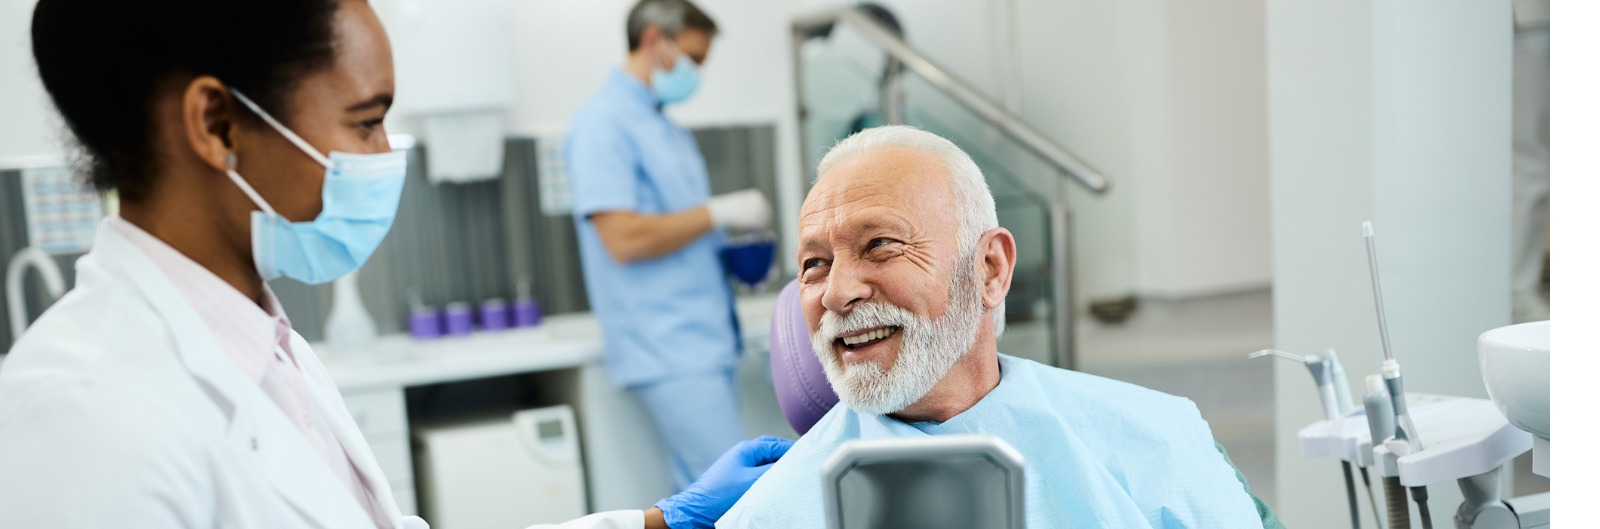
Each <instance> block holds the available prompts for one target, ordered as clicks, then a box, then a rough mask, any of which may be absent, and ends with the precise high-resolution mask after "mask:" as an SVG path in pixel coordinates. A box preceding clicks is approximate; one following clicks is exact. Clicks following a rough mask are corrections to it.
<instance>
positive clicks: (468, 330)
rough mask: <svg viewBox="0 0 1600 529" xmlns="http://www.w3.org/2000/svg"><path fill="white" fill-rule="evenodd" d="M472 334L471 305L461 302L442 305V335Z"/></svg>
mask: <svg viewBox="0 0 1600 529" xmlns="http://www.w3.org/2000/svg"><path fill="white" fill-rule="evenodd" d="M468 334H472V305H468V304H466V303H462V302H455V303H450V304H448V305H445V306H444V335H445V336H466V335H468Z"/></svg>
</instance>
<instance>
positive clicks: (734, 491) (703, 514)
mask: <svg viewBox="0 0 1600 529" xmlns="http://www.w3.org/2000/svg"><path fill="white" fill-rule="evenodd" d="M793 445H794V441H791V440H788V439H784V438H782V437H772V436H766V435H764V436H761V437H758V438H755V439H751V440H748V441H740V442H739V444H737V445H734V447H733V448H732V449H730V450H728V451H727V452H724V453H723V454H722V457H719V458H717V461H716V462H715V463H712V464H711V468H708V469H706V472H705V473H704V474H701V475H700V479H699V480H698V481H695V482H694V484H693V485H689V489H688V490H685V491H683V492H680V493H677V494H675V495H673V496H672V497H669V498H666V499H663V500H661V501H659V502H656V505H655V506H656V508H658V509H661V513H662V515H663V518H665V519H666V522H667V527H670V528H672V529H709V528H711V527H713V526H715V525H716V523H717V519H719V518H722V515H723V514H726V513H727V512H728V509H731V508H733V504H734V503H735V502H738V501H739V497H740V496H744V492H745V491H746V490H749V489H750V485H753V484H755V482H756V479H758V478H760V477H761V475H762V474H765V473H766V472H767V469H769V468H771V467H772V464H773V463H776V462H777V461H778V458H781V457H783V454H785V453H787V452H788V451H789V447H790V446H793Z"/></svg>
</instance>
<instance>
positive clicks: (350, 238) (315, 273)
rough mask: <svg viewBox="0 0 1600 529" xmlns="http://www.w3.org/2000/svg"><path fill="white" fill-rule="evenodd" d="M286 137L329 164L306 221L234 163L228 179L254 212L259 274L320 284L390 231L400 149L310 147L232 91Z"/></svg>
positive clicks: (401, 172)
mask: <svg viewBox="0 0 1600 529" xmlns="http://www.w3.org/2000/svg"><path fill="white" fill-rule="evenodd" d="M233 95H234V97H237V98H238V99H239V101H240V102H242V103H244V106H246V107H248V108H249V109H250V110H251V111H252V112H255V113H256V115H258V116H261V119H263V120H265V121H266V122H267V124H268V125H271V126H272V128H273V129H276V130H277V131H278V133H279V134H282V135H283V137H284V138H287V139H288V140H289V142H290V143H293V144H294V145H295V146H296V147H299V148H300V150H301V151H305V153H306V154H307V155H309V156H311V158H312V159H314V160H316V161H317V163H320V164H322V166H323V167H325V168H327V170H326V172H325V173H324V174H323V177H322V213H320V214H318V215H317V218H315V219H312V220H311V221H308V222H289V220H288V219H285V218H283V216H282V215H279V214H278V212H277V210H274V209H272V206H271V205H269V204H267V201H266V200H263V199H262V198H261V195H260V194H258V193H256V190H255V189H254V188H252V187H250V184H248V183H245V181H244V178H243V177H241V176H239V173H238V172H236V171H234V170H233V163H232V160H231V158H230V161H229V167H228V178H229V179H232V180H233V183H234V184H237V185H238V186H239V189H241V190H243V191H244V194H245V195H248V196H249V197H250V201H252V202H255V204H256V207H259V208H261V209H260V211H254V212H251V213H250V245H251V251H252V253H253V254H254V256H255V262H256V270H257V271H259V272H260V273H261V279H263V280H268V279H274V278H278V277H288V278H290V279H294V280H297V281H300V282H303V283H309V284H320V283H327V282H329V281H333V280H335V279H338V278H340V277H342V276H344V275H345V274H349V273H350V272H353V271H355V270H356V269H357V268H360V267H361V264H362V263H365V262H366V261H367V258H368V257H371V256H372V252H373V251H374V250H376V249H377V248H378V243H380V242H383V238H384V236H385V235H388V234H389V227H390V226H391V225H393V223H394V216H395V211H396V210H398V209H399V208H400V191H401V190H402V189H403V188H404V186H405V181H406V153H405V151H391V152H386V153H380V154H351V153H344V152H337V151H335V152H330V153H328V155H327V156H323V155H322V152H320V151H318V150H317V149H316V148H314V147H312V146H311V144H310V143H307V142H306V140H304V139H302V138H300V136H299V135H297V134H295V133H294V131H291V130H289V128H288V127H285V126H284V125H283V124H282V123H279V122H278V120H276V119H273V118H272V116H270V115H268V114H267V113H266V111H264V110H262V109H261V107H259V106H257V105H256V104H255V102H254V101H251V100H250V98H248V97H245V96H244V94H241V93H239V91H238V90H234V91H233Z"/></svg>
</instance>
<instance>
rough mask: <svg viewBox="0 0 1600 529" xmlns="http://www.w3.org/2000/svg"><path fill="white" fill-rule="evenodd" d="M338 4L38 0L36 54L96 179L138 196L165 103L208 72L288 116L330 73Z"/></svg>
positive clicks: (314, 0)
mask: <svg viewBox="0 0 1600 529" xmlns="http://www.w3.org/2000/svg"><path fill="white" fill-rule="evenodd" d="M338 7H339V0H272V1H255V0H250V1H238V0H224V1H217V0H40V1H39V3H38V5H37V6H35V7H34V10H33V29H32V33H33V57H34V61H35V62H36V63H37V65H38V68H39V78H40V79H41V80H42V81H43V82H44V88H45V90H46V91H47V92H49V93H50V99H51V100H52V101H53V102H54V103H55V106H56V109H57V110H59V111H60V113H61V116H62V118H64V120H65V122H66V125H67V128H68V129H69V130H71V132H72V135H73V136H74V138H75V140H76V143H77V144H78V146H80V147H82V151H83V152H82V154H83V155H85V156H86V158H87V159H86V160H84V161H86V162H87V167H85V169H87V173H88V179H89V183H91V184H92V185H93V186H94V187H95V188H96V189H99V190H102V191H105V190H112V189H115V190H116V191H117V192H118V194H119V196H120V197H121V199H122V200H124V201H129V202H134V201H138V200H140V199H141V198H142V197H143V195H144V194H145V192H146V191H147V190H148V189H149V186H150V179H151V174H152V172H153V169H154V167H155V165H156V164H158V163H159V162H160V160H158V159H157V157H156V154H155V147H154V146H155V141H154V135H155V132H156V131H155V127H154V119H153V114H152V111H153V109H154V104H155V99H156V95H157V94H158V93H160V92H161V91H162V90H164V89H170V88H172V87H173V86H183V85H184V84H185V83H187V82H188V81H189V80H191V79H193V78H195V77H197V76H201V75H210V76H214V77H216V78H218V79H220V80H222V82H223V83H226V84H228V85H229V86H232V87H234V88H238V89H239V90H240V91H242V92H244V93H247V94H250V95H251V97H252V98H254V99H255V100H256V101H257V102H259V103H261V105H262V106H264V107H265V108H266V110H267V111H268V112H272V113H274V114H277V115H284V114H286V113H285V112H282V110H283V107H284V105H285V102H286V100H287V99H288V94H289V93H290V92H292V91H293V90H294V89H295V88H296V87H297V86H298V84H299V82H300V80H302V79H304V78H305V77H306V76H308V75H310V74H312V73H316V72H317V71H320V70H321V69H324V68H327V67H329V66H331V65H332V63H333V58H334V35H333V29H332V28H333V15H334V13H335V12H336V11H337V10H338Z"/></svg>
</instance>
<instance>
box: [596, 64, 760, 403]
mask: <svg viewBox="0 0 1600 529" xmlns="http://www.w3.org/2000/svg"><path fill="white" fill-rule="evenodd" d="M564 149H565V155H566V169H567V175H568V178H569V180H570V181H571V185H572V203H573V211H572V216H573V220H574V221H575V223H576V225H577V229H578V248H579V250H580V251H581V254H582V259H583V280H584V285H585V286H586V287H587V288H588V291H589V305H590V307H591V309H592V310H593V311H594V314H595V317H596V318H598V319H599V320H600V327H601V330H602V332H603V333H604V337H605V360H606V369H607V371H609V372H610V375H611V379H612V381H614V382H615V383H617V384H618V385H622V386H639V385H647V384H651V383H654V382H658V381H661V380H663V379H666V378H668V377H671V376H674V375H680V374H690V373H706V372H713V371H720V370H728V369H732V368H733V366H734V361H735V358H736V357H737V355H738V352H739V331H738V329H737V327H736V321H735V320H734V311H733V292H732V291H731V289H730V287H729V285H728V282H727V280H726V279H724V273H723V270H722V263H721V261H720V260H719V258H718V250H719V249H720V248H721V246H722V238H723V235H722V233H721V232H720V231H717V230H712V231H711V232H710V233H707V234H706V235H704V236H701V237H700V238H699V239H696V240H695V241H694V242H691V243H689V245H688V246H685V247H683V248H682V249H680V250H678V251H677V252H673V253H671V254H668V255H666V256H663V257H659V258H655V259H648V260H642V261H634V262H632V263H628V264H618V263H617V262H616V261H614V260H612V259H611V255H610V254H609V253H608V252H606V249H605V246H604V245H603V244H602V243H601V241H600V235H599V233H597V232H596V231H595V228H594V225H593V224H592V223H590V221H589V215H591V214H594V213H600V212H605V211H619V210H627V211H633V212H636V213H640V214H661V213H671V212H677V211H682V210H686V209H689V208H694V207H697V206H700V205H702V204H705V203H706V200H708V199H709V198H711V184H710V182H709V180H708V179H707V176H706V163H705V160H704V159H703V158H701V156H700V148H699V146H698V145H696V144H695V141H694V136H692V135H690V134H689V131H687V130H685V129H684V128H683V127H680V126H678V125H676V124H674V123H672V122H671V121H669V120H667V117H666V116H665V115H663V114H662V113H661V108H660V106H659V105H658V104H657V102H656V99H655V96H654V95H652V94H651V93H650V90H649V89H648V88H647V87H645V85H644V84H643V83H640V82H639V80H638V79H635V78H634V77H633V76H631V75H628V74H627V73H626V72H623V71H622V70H620V69H618V70H616V71H613V72H612V73H611V75H610V76H609V77H607V78H606V82H605V85H604V86H602V87H601V88H600V91H599V93H596V94H595V95H594V97H592V98H591V99H590V100H589V101H588V102H587V103H585V104H584V106H583V108H582V109H581V110H579V111H578V115H577V116H576V117H574V118H573V120H572V126H571V128H570V129H569V130H568V132H567V137H566V143H565V145H564Z"/></svg>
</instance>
